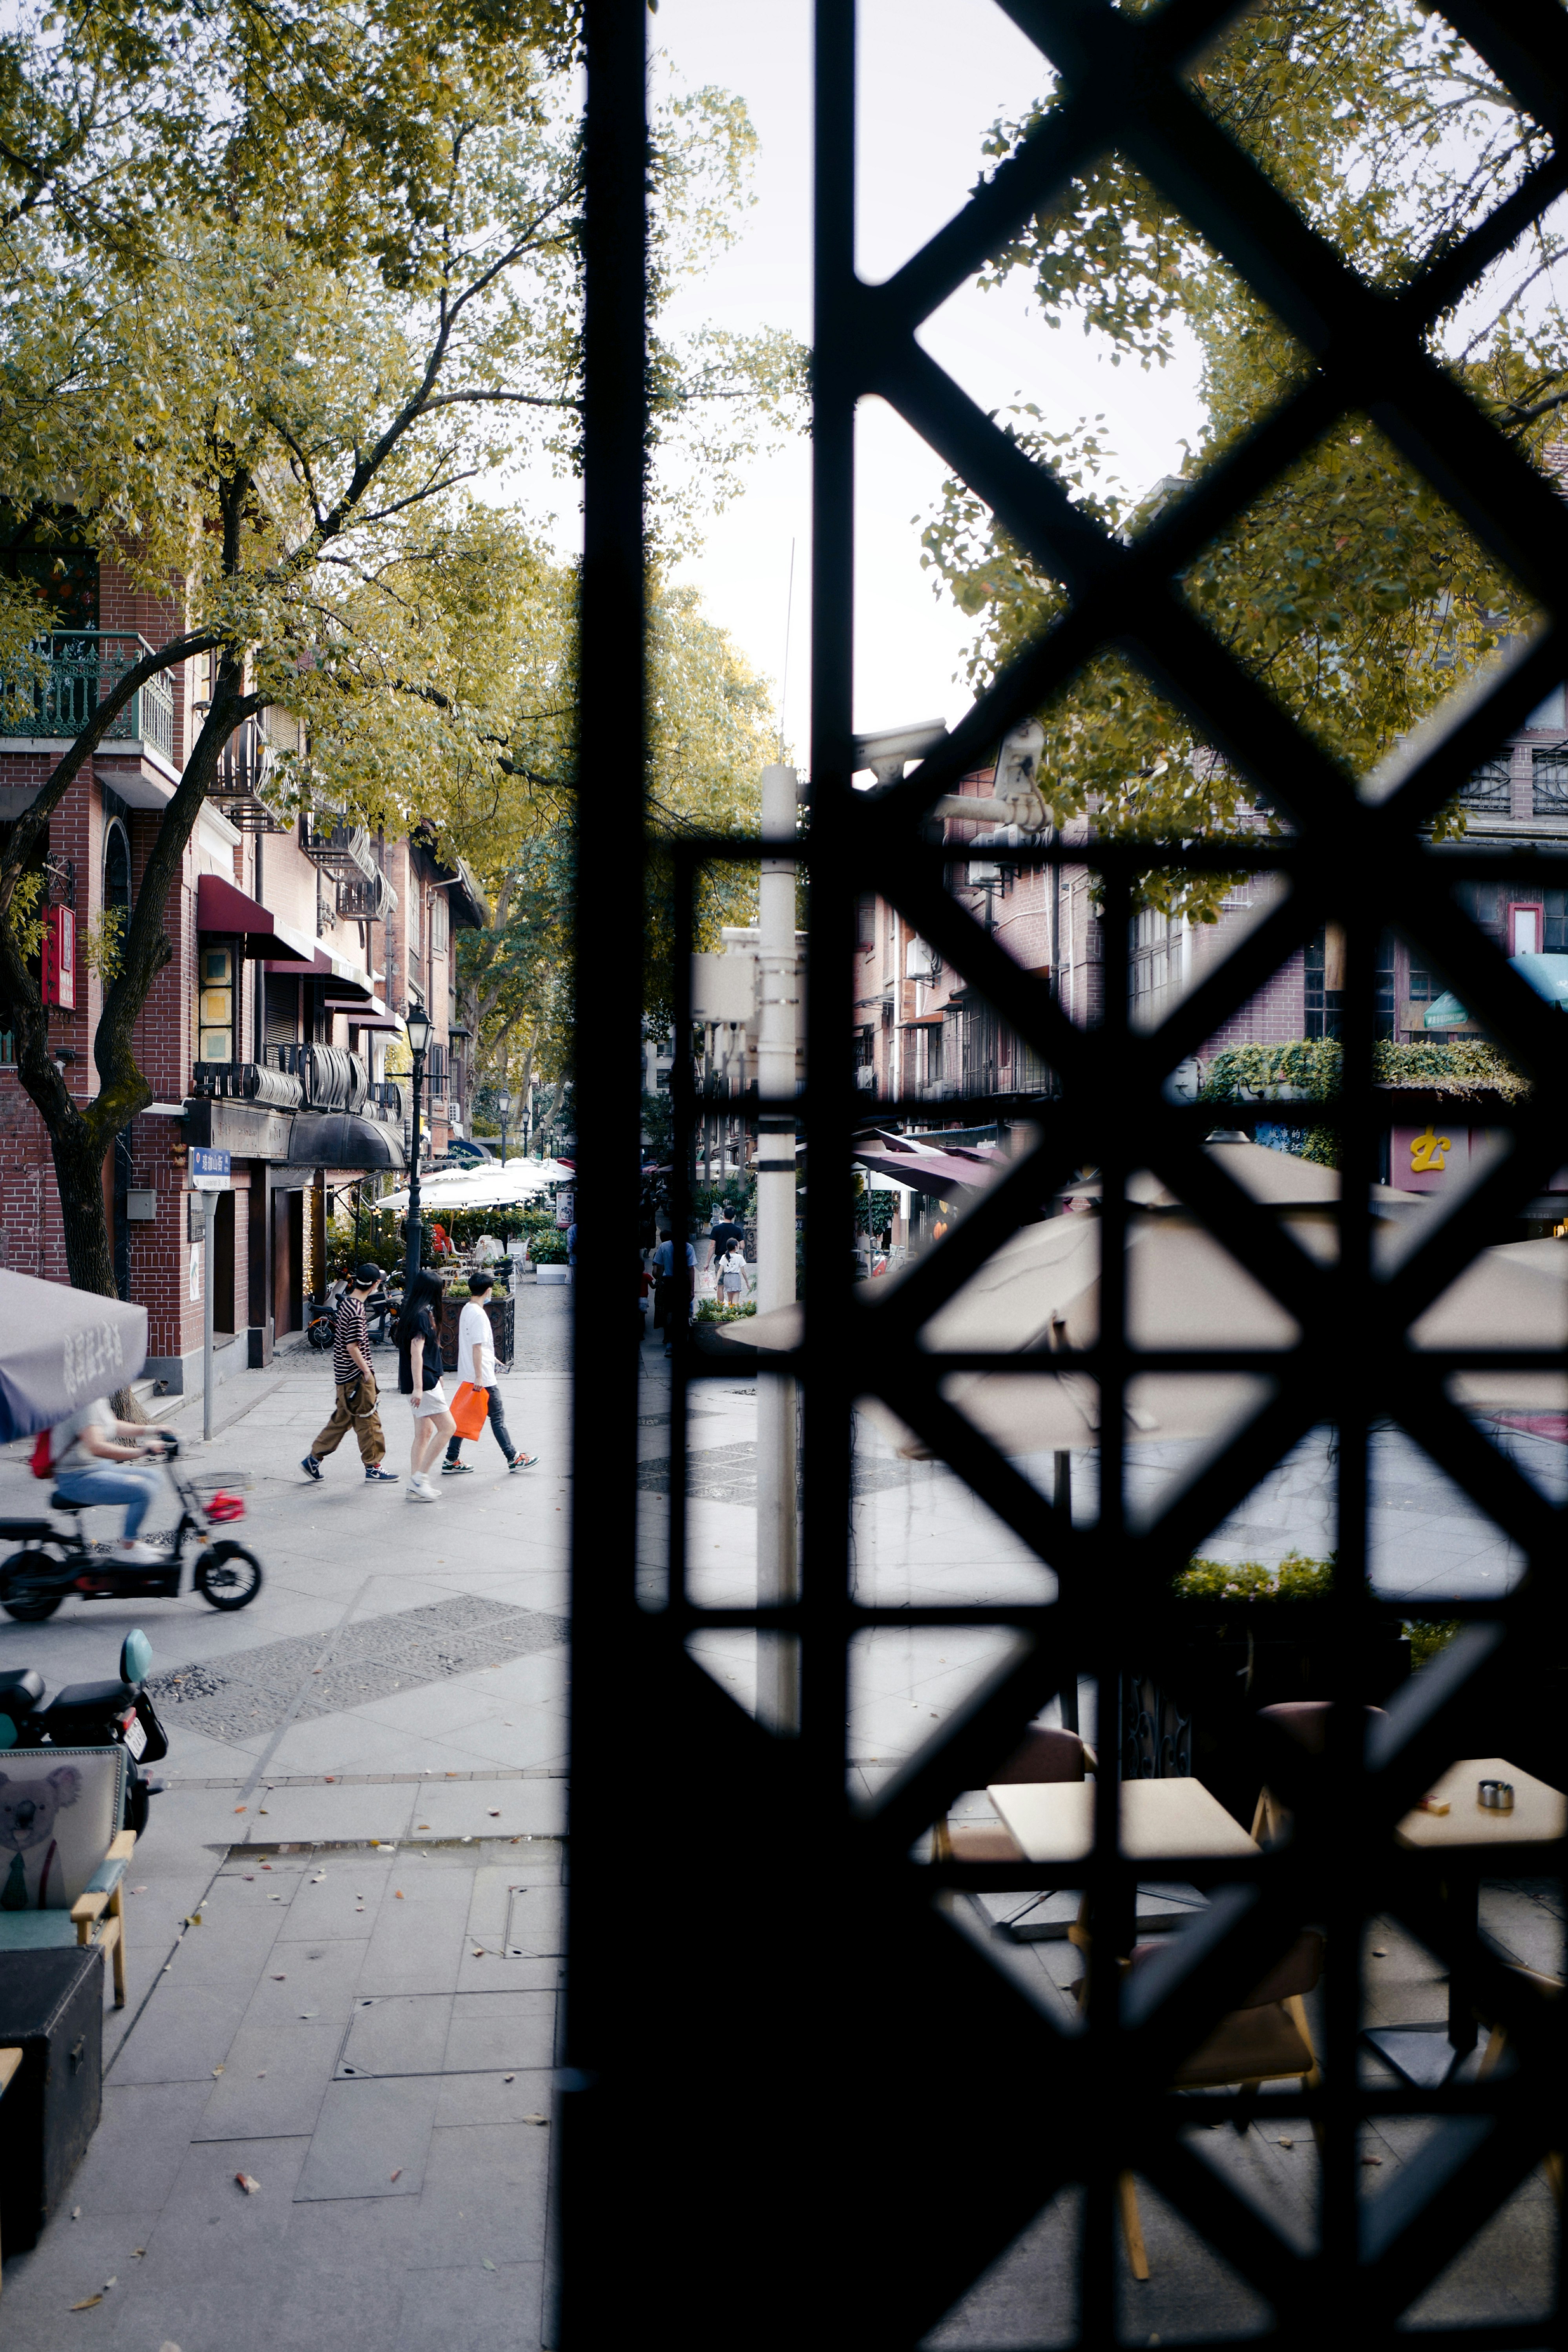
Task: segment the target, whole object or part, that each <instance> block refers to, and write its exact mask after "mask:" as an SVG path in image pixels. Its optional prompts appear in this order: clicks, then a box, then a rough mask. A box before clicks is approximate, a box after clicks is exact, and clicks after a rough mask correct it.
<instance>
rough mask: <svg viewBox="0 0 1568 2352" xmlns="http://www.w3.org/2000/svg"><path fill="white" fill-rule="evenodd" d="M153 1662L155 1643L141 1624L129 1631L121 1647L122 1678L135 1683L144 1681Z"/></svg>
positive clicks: (123, 1681)
mask: <svg viewBox="0 0 1568 2352" xmlns="http://www.w3.org/2000/svg"><path fill="white" fill-rule="evenodd" d="M152 1664H153V1644H152V1643H151V1642H150V1641H149V1640H148V1639H147V1636H146V1634H145V1633H142V1629H141V1627H140V1626H138V1627H137V1628H136V1630H135V1631H134V1633H127V1635H126V1636H125V1639H124V1641H123V1642H122V1643H121V1648H120V1679H121V1682H122V1683H127V1684H130V1685H137V1684H140V1683H144V1682H145V1681H146V1679H147V1674H148V1669H149V1668H150V1667H151V1665H152Z"/></svg>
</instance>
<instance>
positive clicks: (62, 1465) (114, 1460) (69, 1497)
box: [49, 1397, 163, 1568]
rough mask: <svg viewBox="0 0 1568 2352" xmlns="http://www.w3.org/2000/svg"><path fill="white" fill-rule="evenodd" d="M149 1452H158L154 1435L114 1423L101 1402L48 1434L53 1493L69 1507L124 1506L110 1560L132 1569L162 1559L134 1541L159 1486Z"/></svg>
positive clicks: (98, 1399) (135, 1426)
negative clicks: (121, 1533) (117, 1542)
mask: <svg viewBox="0 0 1568 2352" xmlns="http://www.w3.org/2000/svg"><path fill="white" fill-rule="evenodd" d="M127 1440H129V1441H130V1442H129V1443H126V1442H125V1441H127ZM152 1449H155V1450H156V1451H157V1452H158V1453H160V1454H162V1452H163V1439H162V1437H161V1436H160V1435H159V1434H158V1433H157V1431H156V1430H151V1429H148V1428H146V1427H144V1426H143V1425H142V1423H139V1422H134V1421H116V1420H115V1418H114V1415H113V1414H112V1413H111V1412H110V1410H109V1407H108V1405H107V1404H106V1403H105V1402H104V1400H103V1399H102V1398H101V1397H95V1398H94V1400H93V1402H91V1403H90V1404H84V1405H82V1406H80V1407H79V1410H78V1411H77V1412H73V1413H70V1414H68V1416H67V1418H66V1419H65V1420H64V1421H61V1422H57V1423H56V1424H55V1426H54V1428H53V1429H52V1430H50V1432H49V1463H50V1465H51V1467H52V1468H53V1471H54V1474H55V1486H56V1490H57V1492H58V1494H59V1495H60V1496H62V1497H63V1498H64V1500H65V1501H66V1502H68V1503H81V1504H88V1503H123V1504H124V1506H125V1532H124V1536H123V1538H122V1540H121V1543H120V1545H119V1546H118V1548H117V1549H116V1550H115V1552H114V1555H113V1556H114V1558H115V1559H117V1560H119V1561H121V1562H122V1563H124V1564H127V1565H130V1566H132V1567H136V1568H149V1567H151V1566H152V1565H153V1563H154V1562H155V1561H157V1560H160V1559H163V1553H162V1552H160V1551H154V1550H153V1547H152V1545H151V1544H144V1543H139V1542H138V1541H137V1539H136V1537H137V1529H138V1528H140V1527H141V1525H142V1520H143V1519H144V1518H145V1517H146V1516H147V1513H148V1511H149V1509H150V1508H151V1507H152V1504H153V1497H154V1496H157V1495H158V1494H160V1493H161V1492H162V1491H163V1472H162V1471H161V1470H160V1469H159V1468H158V1467H157V1465H156V1464H155V1463H153V1462H150V1461H149V1460H148V1459H147V1455H148V1453H149V1450H152Z"/></svg>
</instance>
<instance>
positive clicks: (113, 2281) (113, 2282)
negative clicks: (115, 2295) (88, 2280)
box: [103, 2271, 120, 2294]
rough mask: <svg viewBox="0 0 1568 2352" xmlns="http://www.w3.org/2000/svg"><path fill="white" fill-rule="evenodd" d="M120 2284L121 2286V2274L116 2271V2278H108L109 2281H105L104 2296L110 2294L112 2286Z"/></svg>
mask: <svg viewBox="0 0 1568 2352" xmlns="http://www.w3.org/2000/svg"><path fill="white" fill-rule="evenodd" d="M119 2284H120V2273H119V2272H118V2271H116V2272H115V2273H114V2276H113V2277H112V2278H108V2279H105V2280H104V2282H103V2292H104V2294H108V2293H109V2290H110V2287H111V2286H118V2285H119Z"/></svg>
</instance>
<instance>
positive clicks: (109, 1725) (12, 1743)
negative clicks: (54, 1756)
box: [0, 1630, 169, 1837]
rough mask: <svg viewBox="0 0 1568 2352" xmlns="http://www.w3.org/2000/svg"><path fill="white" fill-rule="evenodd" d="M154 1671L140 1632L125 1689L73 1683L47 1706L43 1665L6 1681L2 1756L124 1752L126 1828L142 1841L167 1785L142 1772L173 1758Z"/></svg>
mask: <svg viewBox="0 0 1568 2352" xmlns="http://www.w3.org/2000/svg"><path fill="white" fill-rule="evenodd" d="M152 1664H153V1644H152V1643H151V1642H149V1640H148V1639H147V1636H146V1634H145V1633H142V1632H141V1631H140V1630H138V1631H136V1632H135V1633H127V1635H126V1636H125V1639H124V1641H123V1642H122V1643H121V1646H120V1680H119V1681H118V1682H117V1683H109V1682H104V1683H68V1684H67V1685H66V1686H65V1688H64V1689H63V1690H58V1691H57V1692H56V1693H55V1695H54V1696H53V1698H49V1699H47V1698H46V1697H45V1696H44V1678H43V1676H42V1675H40V1674H39V1672H38V1670H37V1667H36V1666H21V1667H18V1668H16V1669H15V1670H14V1671H13V1672H12V1673H10V1674H4V1675H0V1750H4V1749H5V1748H124V1750H125V1752H126V1756H127V1758H128V1759H129V1769H128V1771H127V1776H126V1782H125V1822H124V1826H125V1828H127V1829H128V1830H134V1831H135V1832H136V1834H137V1836H138V1837H140V1836H141V1835H142V1832H143V1831H144V1830H145V1829H146V1827H147V1809H148V1805H149V1803H150V1802H151V1801H152V1799H153V1798H154V1797H155V1796H158V1795H159V1794H160V1793H161V1792H162V1790H163V1782H162V1780H152V1779H150V1778H149V1776H148V1775H147V1773H146V1772H144V1771H143V1770H142V1766H143V1765H145V1764H156V1763H159V1762H161V1761H162V1759H163V1758H164V1757H165V1756H166V1755H167V1754H168V1752H169V1741H168V1737H167V1735H166V1734H165V1732H164V1729H163V1725H162V1724H161V1723H160V1722H159V1720H158V1717H157V1713H156V1710H155V1709H154V1707H153V1702H152V1700H151V1699H150V1698H149V1697H148V1696H147V1688H146V1685H147V1674H148V1669H149V1668H150V1667H151V1665H152Z"/></svg>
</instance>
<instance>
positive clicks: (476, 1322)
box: [441, 1273, 539, 1478]
mask: <svg viewBox="0 0 1568 2352" xmlns="http://www.w3.org/2000/svg"><path fill="white" fill-rule="evenodd" d="M491 1287H492V1284H491V1281H490V1277H489V1275H488V1274H484V1273H478V1274H470V1275H469V1276H468V1292H469V1296H468V1300H467V1301H466V1303H465V1305H464V1307H463V1311H462V1313H461V1314H460V1315H459V1316H458V1380H459V1381H472V1383H473V1385H474V1387H475V1388H477V1389H488V1390H489V1422H490V1427H491V1429H492V1430H493V1431H494V1432H495V1441H496V1444H498V1445H499V1446H500V1450H501V1452H502V1454H504V1455H505V1456H506V1466H507V1468H508V1469H509V1470H531V1469H532V1468H533V1466H534V1465H535V1464H536V1463H537V1461H538V1459H539V1456H538V1455H537V1454H522V1453H520V1452H519V1451H518V1448H517V1447H516V1446H515V1445H514V1444H512V1442H511V1439H510V1435H509V1434H508V1433H507V1425H506V1415H505V1413H504V1412H502V1410H501V1401H500V1389H498V1388H497V1386H496V1351H495V1338H494V1334H493V1333H492V1332H491V1330H490V1318H489V1316H488V1315H487V1314H486V1313H485V1298H486V1296H487V1294H488V1293H489V1290H490V1289H491ZM462 1444H463V1441H462V1439H461V1438H460V1437H459V1436H458V1434H457V1433H456V1432H455V1431H454V1433H453V1434H452V1439H451V1443H450V1444H448V1446H447V1459H446V1460H445V1462H443V1463H442V1465H441V1475H442V1477H443V1478H471V1477H472V1476H473V1465H472V1464H471V1463H468V1462H464V1461H461V1460H459V1458H458V1457H459V1455H460V1454H461V1451H462Z"/></svg>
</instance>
